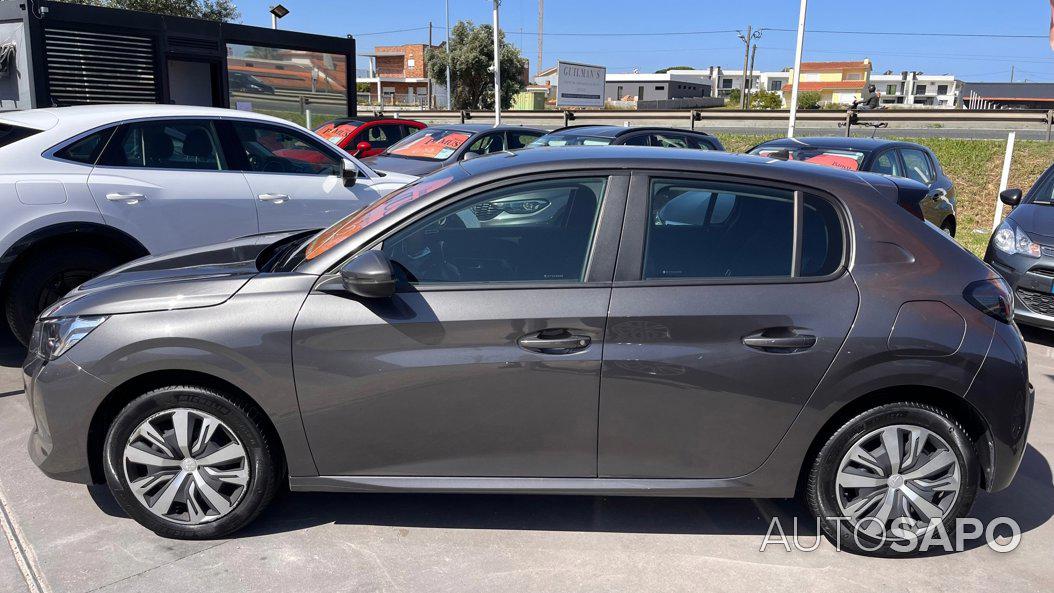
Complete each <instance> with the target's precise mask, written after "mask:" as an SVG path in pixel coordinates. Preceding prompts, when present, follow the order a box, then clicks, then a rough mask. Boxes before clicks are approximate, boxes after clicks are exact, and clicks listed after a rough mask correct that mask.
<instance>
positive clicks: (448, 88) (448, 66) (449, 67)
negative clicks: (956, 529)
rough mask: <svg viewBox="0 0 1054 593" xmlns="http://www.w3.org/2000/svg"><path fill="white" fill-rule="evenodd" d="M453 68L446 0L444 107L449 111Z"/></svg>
mask: <svg viewBox="0 0 1054 593" xmlns="http://www.w3.org/2000/svg"><path fill="white" fill-rule="evenodd" d="M453 69H454V56H453V54H451V53H450V0H446V109H447V111H450V105H451V103H450V100H451V98H452V96H453V94H454V87H453V86H451V84H450V71H451V70H453Z"/></svg>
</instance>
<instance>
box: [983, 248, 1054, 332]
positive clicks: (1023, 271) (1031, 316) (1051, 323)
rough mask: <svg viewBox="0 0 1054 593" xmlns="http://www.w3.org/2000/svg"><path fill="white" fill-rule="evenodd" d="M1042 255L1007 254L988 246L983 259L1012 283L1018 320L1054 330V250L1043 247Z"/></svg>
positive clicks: (1015, 314)
mask: <svg viewBox="0 0 1054 593" xmlns="http://www.w3.org/2000/svg"><path fill="white" fill-rule="evenodd" d="M1048 252H1049V253H1050V255H1048ZM1043 254H1044V255H1043V256H1041V257H1039V258H1034V257H1027V256H1024V255H1020V254H1016V255H1007V254H1005V253H1003V252H1001V251H997V250H995V249H993V248H991V247H989V248H988V253H986V254H985V258H984V260H985V262H987V263H988V264H990V265H991V266H992V267H993V268H994V269H995V271H996V272H999V275H1001V276H1002V277H1003V278H1004V279H1005V280H1006V281H1007V283H1008V284H1010V288H1011V290H1013V292H1014V319H1015V320H1016V321H1017V322H1018V323H1021V324H1025V325H1033V326H1037V327H1043V328H1047V329H1054V249H1052V248H1050V247H1044V248H1043Z"/></svg>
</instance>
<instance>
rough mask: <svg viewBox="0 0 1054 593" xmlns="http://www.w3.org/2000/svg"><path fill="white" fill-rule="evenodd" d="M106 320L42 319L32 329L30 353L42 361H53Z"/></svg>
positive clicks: (93, 318)
mask: <svg viewBox="0 0 1054 593" xmlns="http://www.w3.org/2000/svg"><path fill="white" fill-rule="evenodd" d="M106 319H107V317H105V316H95V317H57V318H55V319H42V320H40V321H38V322H37V324H36V325H35V326H34V327H33V336H32V337H31V338H30V341H29V348H30V351H31V352H33V353H34V354H36V355H37V356H39V357H40V358H43V359H44V360H55V359H56V358H58V357H60V356H62V355H63V354H65V353H66V351H67V350H69V349H70V348H73V346H74V345H75V344H76V343H77V342H79V341H81V340H82V339H84V336H87V335H88V334H90V333H91V331H92V330H93V329H95V328H97V327H99V326H100V325H102V322H104V321H106Z"/></svg>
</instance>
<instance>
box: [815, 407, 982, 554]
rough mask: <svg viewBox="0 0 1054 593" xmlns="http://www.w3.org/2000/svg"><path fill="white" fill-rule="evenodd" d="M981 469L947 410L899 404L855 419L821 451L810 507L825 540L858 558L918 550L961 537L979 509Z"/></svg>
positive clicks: (863, 414) (870, 411)
mask: <svg viewBox="0 0 1054 593" xmlns="http://www.w3.org/2000/svg"><path fill="white" fill-rule="evenodd" d="M979 471H980V468H979V465H978V462H977V457H976V454H975V452H974V448H973V446H972V444H971V442H970V439H969V438H968V437H967V435H966V432H965V430H963V428H962V427H961V426H959V424H958V423H957V422H956V421H955V420H953V419H952V418H951V417H950V416H948V415H947V414H945V413H944V412H942V411H940V410H938V409H936V408H933V407H930V406H927V405H923V404H919V403H913V402H901V403H893V404H887V405H883V406H880V407H877V408H874V409H872V410H868V411H867V412H864V413H862V414H860V415H858V416H856V417H855V418H852V419H850V420H849V421H848V422H846V423H845V424H843V425H842V426H841V427H840V428H839V429H838V430H836V431H835V432H834V434H832V435H831V436H830V438H829V439H828V440H827V442H826V443H825V444H824V445H823V447H822V449H821V450H820V453H819V455H818V456H817V458H816V460H815V462H814V463H813V466H812V471H811V472H810V474H809V476H808V483H807V486H806V490H805V496H806V502H807V504H808V506H809V509H810V510H811V511H812V513H813V515H814V516H816V517H818V518H819V521H820V527H821V529H822V531H823V533H824V535H826V536H827V538H828V539H829V540H830V541H832V542H836V543H837V544H838V545H840V546H841V547H842V549H846V550H849V551H853V552H858V553H863V554H871V555H877V556H895V555H898V554H904V553H910V552H911V551H917V550H918V548H919V545H920V544H921V541H922V539H923V538H924V536H925V535H926V534H927V533H928V532H930V531H931V530H934V529H938V528H939V525H938V524H943V528H944V530H945V531H946V533H948V534H954V533H955V527H956V519H958V518H961V517H964V516H965V515H966V513H968V512H969V510H970V506H971V505H972V504H973V499H974V496H975V495H976V493H977V485H978V480H979Z"/></svg>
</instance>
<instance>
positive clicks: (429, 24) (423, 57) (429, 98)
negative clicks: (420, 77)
mask: <svg viewBox="0 0 1054 593" xmlns="http://www.w3.org/2000/svg"><path fill="white" fill-rule="evenodd" d="M428 49H429V50H431V49H432V21H428ZM425 55H428V52H427V51H426V52H425ZM421 67H422V69H423V70H424V71H425V76H428V64H426V63H425V56H421ZM428 108H429V109H434V105H433V97H432V77H431V76H428Z"/></svg>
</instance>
